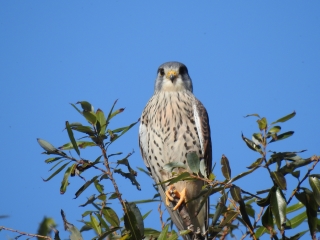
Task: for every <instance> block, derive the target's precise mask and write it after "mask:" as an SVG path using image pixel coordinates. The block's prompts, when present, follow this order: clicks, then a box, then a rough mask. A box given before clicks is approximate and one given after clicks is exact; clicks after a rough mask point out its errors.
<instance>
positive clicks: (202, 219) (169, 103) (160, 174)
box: [139, 61, 212, 240]
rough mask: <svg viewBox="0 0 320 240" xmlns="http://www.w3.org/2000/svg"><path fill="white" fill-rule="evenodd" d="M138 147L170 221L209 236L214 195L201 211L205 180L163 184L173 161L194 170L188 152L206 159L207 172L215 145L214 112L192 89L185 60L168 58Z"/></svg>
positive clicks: (148, 107) (193, 235) (144, 117)
mask: <svg viewBox="0 0 320 240" xmlns="http://www.w3.org/2000/svg"><path fill="white" fill-rule="evenodd" d="M139 146H140V151H141V155H142V158H143V161H144V163H145V165H146V167H147V169H148V171H149V173H150V175H151V177H152V178H153V179H154V181H155V182H156V184H158V185H157V187H158V191H159V193H160V196H161V199H162V201H163V202H165V205H166V208H167V211H168V212H169V214H170V217H171V220H172V221H173V223H174V224H175V225H176V227H177V228H178V230H179V231H182V230H188V229H189V230H191V233H190V234H189V235H184V236H183V238H184V239H187V240H189V239H207V233H206V231H207V228H208V214H209V199H207V200H206V202H205V204H204V205H203V207H202V208H201V210H200V211H199V212H196V211H197V210H198V208H199V204H200V202H201V201H200V200H199V199H197V200H195V201H190V202H188V200H191V199H193V198H194V197H196V196H198V195H199V193H200V192H201V189H202V187H203V186H204V184H205V183H204V181H202V180H196V181H179V182H176V183H174V184H172V185H166V184H159V183H162V182H164V181H166V180H168V179H170V178H171V177H172V173H171V172H167V171H164V168H163V167H164V166H165V165H166V164H168V163H172V162H179V163H182V164H185V165H186V166H187V167H186V169H183V168H178V170H176V169H175V172H177V171H178V173H181V172H183V171H187V172H190V173H191V174H192V171H191V169H190V168H189V166H188V165H187V155H188V154H189V153H192V152H195V153H196V154H197V156H198V157H199V159H200V161H204V164H205V167H206V174H207V176H208V175H209V174H210V172H211V166H212V147H211V135H210V126H209V117H208V113H207V111H206V108H205V107H204V106H203V104H202V103H201V102H200V101H199V100H198V99H197V98H196V97H195V96H194V94H193V84H192V81H191V78H190V76H189V73H188V68H187V67H186V65H184V64H183V63H180V62H175V61H172V62H166V63H163V64H162V65H160V66H159V68H158V70H157V77H156V81H155V87H154V94H153V96H152V97H151V98H150V100H149V101H148V103H147V105H146V106H145V108H144V110H143V112H142V115H141V117H140V127H139Z"/></svg>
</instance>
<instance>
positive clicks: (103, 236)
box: [98, 227, 121, 240]
mask: <svg viewBox="0 0 320 240" xmlns="http://www.w3.org/2000/svg"><path fill="white" fill-rule="evenodd" d="M120 229H121V227H114V228H112V229H110V230H108V231H106V232H104V233H102V234H101V236H100V237H99V238H98V240H104V239H106V237H107V236H109V235H110V234H111V233H113V232H115V231H118V230H120Z"/></svg>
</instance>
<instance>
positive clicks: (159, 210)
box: [158, 201, 165, 229]
mask: <svg viewBox="0 0 320 240" xmlns="http://www.w3.org/2000/svg"><path fill="white" fill-rule="evenodd" d="M161 203H162V202H161V201H160V203H159V206H158V212H159V216H160V223H161V229H163V228H164V225H165V224H164V222H163V220H162V215H163V211H162V209H161Z"/></svg>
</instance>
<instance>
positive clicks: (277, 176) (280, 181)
mask: <svg viewBox="0 0 320 240" xmlns="http://www.w3.org/2000/svg"><path fill="white" fill-rule="evenodd" d="M271 177H272V179H273V180H274V181H275V183H276V184H277V185H278V186H279V187H280V188H281V189H282V190H287V181H286V178H285V177H284V176H283V174H282V173H281V172H271Z"/></svg>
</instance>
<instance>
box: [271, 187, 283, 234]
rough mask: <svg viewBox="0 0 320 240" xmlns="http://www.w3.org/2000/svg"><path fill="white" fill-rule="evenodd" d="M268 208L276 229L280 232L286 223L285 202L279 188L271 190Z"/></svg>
mask: <svg viewBox="0 0 320 240" xmlns="http://www.w3.org/2000/svg"><path fill="white" fill-rule="evenodd" d="M270 207H271V211H272V214H273V216H274V218H275V221H276V224H277V227H278V229H279V230H282V226H283V224H284V223H285V221H286V209H287V202H286V199H285V198H284V196H283V194H282V192H281V190H280V188H273V189H272V190H271V196H270Z"/></svg>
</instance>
